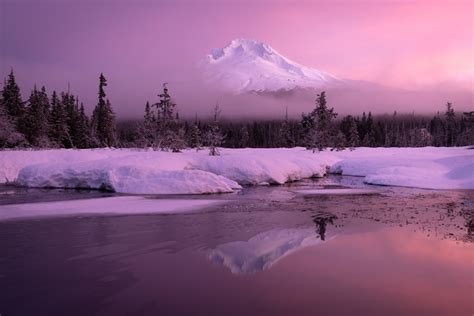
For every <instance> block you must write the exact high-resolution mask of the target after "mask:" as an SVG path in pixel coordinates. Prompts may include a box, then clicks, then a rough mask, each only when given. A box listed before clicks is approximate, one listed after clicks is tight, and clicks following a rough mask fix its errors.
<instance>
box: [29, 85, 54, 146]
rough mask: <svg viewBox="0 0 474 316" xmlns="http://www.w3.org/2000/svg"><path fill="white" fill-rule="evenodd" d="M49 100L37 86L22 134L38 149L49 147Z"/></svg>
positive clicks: (32, 95) (30, 101) (43, 90)
mask: <svg viewBox="0 0 474 316" xmlns="http://www.w3.org/2000/svg"><path fill="white" fill-rule="evenodd" d="M48 120H49V99H48V96H47V94H46V90H45V88H44V87H43V88H42V89H41V91H38V89H37V88H36V86H35V87H34V89H33V91H32V92H31V95H30V98H29V99H28V107H27V109H26V114H25V117H24V123H23V124H22V129H23V130H22V132H23V134H25V136H26V138H27V140H28V141H29V142H30V144H32V145H34V146H36V147H49V146H51V143H50V141H49V138H48V133H49V124H48V123H49V122H48Z"/></svg>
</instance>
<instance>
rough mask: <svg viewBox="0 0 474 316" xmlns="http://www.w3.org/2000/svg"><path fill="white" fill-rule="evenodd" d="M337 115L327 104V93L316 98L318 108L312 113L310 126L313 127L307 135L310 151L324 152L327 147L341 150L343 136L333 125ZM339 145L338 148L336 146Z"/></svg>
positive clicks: (322, 93)
mask: <svg viewBox="0 0 474 316" xmlns="http://www.w3.org/2000/svg"><path fill="white" fill-rule="evenodd" d="M336 116H337V113H335V112H334V108H328V106H327V104H326V93H325V92H324V91H323V92H321V94H318V96H317V98H316V108H315V109H314V110H313V112H311V114H310V119H309V122H308V124H309V125H312V126H313V128H311V129H310V132H309V134H308V135H307V140H308V142H307V143H308V146H307V148H308V149H311V150H313V152H315V151H316V150H318V151H322V150H324V149H325V148H327V147H331V146H333V147H334V148H333V149H337V150H339V149H341V146H339V144H340V141H341V135H339V133H338V130H337V129H336V128H335V126H334V124H333V119H334V118H336ZM336 144H337V146H336Z"/></svg>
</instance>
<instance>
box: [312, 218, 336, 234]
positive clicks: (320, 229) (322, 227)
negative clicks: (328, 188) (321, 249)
mask: <svg viewBox="0 0 474 316" xmlns="http://www.w3.org/2000/svg"><path fill="white" fill-rule="evenodd" d="M335 219H337V216H336V215H334V214H331V213H321V214H317V215H316V216H314V218H313V222H314V223H315V224H316V233H317V234H318V235H319V238H321V240H325V239H326V226H327V224H328V223H330V224H332V225H334V220H335Z"/></svg>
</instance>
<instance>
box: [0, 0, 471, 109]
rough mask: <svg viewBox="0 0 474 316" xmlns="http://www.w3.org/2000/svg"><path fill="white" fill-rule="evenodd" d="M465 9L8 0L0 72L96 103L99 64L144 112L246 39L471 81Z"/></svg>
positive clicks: (389, 76) (313, 63)
mask: <svg viewBox="0 0 474 316" xmlns="http://www.w3.org/2000/svg"><path fill="white" fill-rule="evenodd" d="M472 9H473V4H472V2H471V1H456V0H455V1H445V2H443V1H422V0H417V1H406V2H404V1H400V2H399V1H390V3H384V4H381V3H379V2H375V1H363V0H356V1H349V0H346V1H337V2H333V1H296V2H291V3H290V2H287V1H279V2H274V1H237V0H235V1H222V2H220V1H206V0H202V1H200V0H198V1H186V0H181V1H86V0H82V1H81V0H65V1H52V0H42V1H24V0H18V1H8V0H7V1H2V4H1V5H0V20H1V24H0V38H1V40H2V45H1V49H0V73H1V74H2V76H5V75H6V73H7V72H8V71H9V69H10V67H14V68H15V69H16V71H17V73H18V77H19V81H20V84H21V85H22V86H23V87H24V92H23V93H24V97H26V96H27V94H28V93H29V89H30V88H32V86H33V84H35V83H37V84H39V85H42V84H45V85H46V86H47V87H48V88H49V89H50V90H52V89H56V90H64V89H66V87H67V82H68V81H69V82H70V83H71V87H72V90H73V91H74V92H75V93H79V94H80V95H81V96H82V98H83V100H84V101H85V103H86V106H88V107H91V104H92V105H93V104H95V101H96V94H97V91H96V90H97V77H98V73H99V72H101V71H102V72H104V73H105V74H106V75H107V76H108V78H109V82H110V85H109V86H108V92H109V96H110V97H111V98H112V100H115V104H116V105H118V103H121V104H120V105H121V106H123V108H124V109H122V111H123V110H125V109H127V108H128V109H129V111H130V112H132V109H135V108H136V107H137V106H140V113H141V112H142V107H143V104H144V102H145V101H146V100H147V99H152V98H155V97H156V93H157V91H156V90H157V89H158V88H159V87H160V85H161V83H162V82H163V81H165V80H166V81H169V82H171V83H172V84H173V87H174V89H175V91H176V90H182V91H189V90H191V89H192V87H193V85H194V84H195V83H196V81H195V80H193V79H192V78H191V77H190V69H191V67H193V65H194V64H195V62H196V61H197V60H198V59H199V58H202V57H203V56H204V55H205V54H207V53H209V52H210V50H211V49H212V48H214V47H222V46H224V45H226V44H227V43H228V42H229V41H230V40H232V39H234V38H238V37H244V38H254V39H257V40H260V41H263V42H267V43H269V44H270V45H271V46H273V47H274V48H276V49H277V50H278V51H279V52H280V53H282V54H283V55H285V56H288V57H289V58H291V59H293V60H295V61H296V62H299V63H302V64H304V65H307V66H310V67H315V68H319V69H322V70H325V71H328V72H331V73H334V74H335V75H337V76H340V77H343V78H353V79H362V80H369V81H374V82H379V83H383V84H388V85H394V86H400V87H405V88H407V87H408V88H413V86H414V85H416V84H421V85H423V84H431V83H437V82H440V81H444V80H449V79H453V78H455V79H459V78H472V69H473V68H474V65H473V60H472V55H473V48H472V38H473V33H472V19H473V16H472ZM243 21H245V23H242V22H243ZM46 74H47V75H46ZM471 85H472V81H471ZM117 100H120V101H117ZM214 101H215V96H214V97H213V102H214ZM433 106H434V105H433ZM121 113H123V112H121Z"/></svg>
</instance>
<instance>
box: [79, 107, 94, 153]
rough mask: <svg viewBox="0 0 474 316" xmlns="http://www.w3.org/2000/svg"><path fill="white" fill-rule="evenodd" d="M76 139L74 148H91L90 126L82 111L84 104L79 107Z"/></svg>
mask: <svg viewBox="0 0 474 316" xmlns="http://www.w3.org/2000/svg"><path fill="white" fill-rule="evenodd" d="M76 128H77V138H76V146H77V148H90V147H91V138H92V136H91V126H90V122H89V118H88V117H87V115H86V113H85V109H84V104H82V103H81V106H80V108H79V111H78V115H77V126H76Z"/></svg>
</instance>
